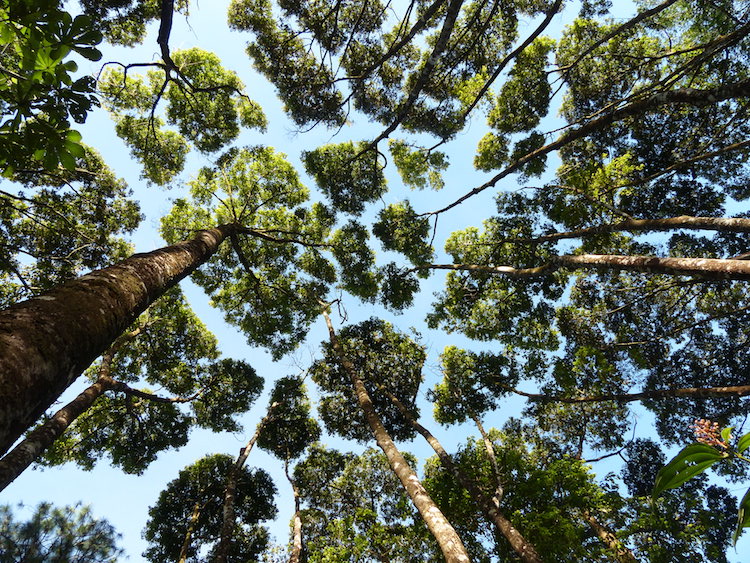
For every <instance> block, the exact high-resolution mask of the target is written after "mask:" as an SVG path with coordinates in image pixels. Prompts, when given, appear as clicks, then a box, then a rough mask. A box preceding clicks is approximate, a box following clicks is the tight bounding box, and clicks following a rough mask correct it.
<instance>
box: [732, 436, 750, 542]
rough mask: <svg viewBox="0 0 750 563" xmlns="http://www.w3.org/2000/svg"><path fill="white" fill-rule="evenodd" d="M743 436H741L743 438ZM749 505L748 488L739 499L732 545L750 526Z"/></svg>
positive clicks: (749, 495)
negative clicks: (744, 529)
mask: <svg viewBox="0 0 750 563" xmlns="http://www.w3.org/2000/svg"><path fill="white" fill-rule="evenodd" d="M745 436H747V434H745ZM745 436H743V438H744V437H745ZM749 507H750V489H748V490H747V491H746V492H745V496H744V497H742V500H741V501H740V510H739V512H738V514H737V529H736V530H735V531H734V534H733V535H732V545H736V544H737V540H738V539H739V537H740V535H742V530H743V528H747V527H748V526H750V510H747V508H749Z"/></svg>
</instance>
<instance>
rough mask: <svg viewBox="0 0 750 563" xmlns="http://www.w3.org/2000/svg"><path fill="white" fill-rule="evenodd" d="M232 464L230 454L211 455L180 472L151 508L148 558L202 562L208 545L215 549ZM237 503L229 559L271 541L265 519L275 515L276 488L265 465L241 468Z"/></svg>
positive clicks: (250, 554)
mask: <svg viewBox="0 0 750 563" xmlns="http://www.w3.org/2000/svg"><path fill="white" fill-rule="evenodd" d="M232 465H233V461H232V458H231V457H229V456H226V455H219V454H217V455H213V456H207V457H204V458H203V459H200V460H198V461H197V462H196V463H194V464H192V465H190V466H189V467H186V468H185V469H183V470H182V471H180V474H179V476H178V477H177V479H175V480H173V481H172V482H171V483H170V484H169V485H168V487H167V488H166V489H165V490H164V491H163V492H162V493H161V494H160V495H159V499H158V501H157V502H156V504H155V505H154V506H153V507H152V508H151V509H150V510H149V522H148V524H147V525H146V530H145V532H144V537H145V538H146V539H147V540H148V542H149V544H150V545H151V547H149V548H148V550H146V552H145V553H144V554H143V555H144V556H145V557H146V558H147V559H148V560H149V561H154V562H156V561H167V560H172V561H177V560H179V561H201V560H202V558H201V555H200V554H201V550H202V549H203V548H207V549H209V550H210V549H215V548H216V544H217V541H218V539H219V534H220V529H221V524H222V522H223V518H222V510H221V506H222V503H223V499H224V489H225V488H226V482H227V475H228V474H229V470H230V468H231V467H232ZM237 480H238V485H237V492H238V495H237V500H236V503H235V506H236V507H237V513H238V516H239V521H238V522H237V524H236V526H237V527H236V529H235V530H234V533H233V534H232V541H231V545H230V547H229V557H228V558H227V561H238V562H239V561H248V560H253V559H255V558H256V557H257V556H258V554H259V553H260V552H262V551H263V549H264V548H265V546H266V543H267V542H268V532H267V530H266V529H265V528H264V527H262V526H261V525H260V522H262V521H264V520H268V519H269V518H273V517H274V516H275V514H276V507H275V506H274V503H273V495H274V493H275V492H276V488H275V487H274V485H273V481H272V480H271V477H270V475H268V474H267V473H266V472H265V471H263V470H260V469H258V470H255V471H251V470H248V469H244V468H243V469H241V470H240V472H239V474H238V477H237Z"/></svg>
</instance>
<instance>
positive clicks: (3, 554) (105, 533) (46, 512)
mask: <svg viewBox="0 0 750 563" xmlns="http://www.w3.org/2000/svg"><path fill="white" fill-rule="evenodd" d="M0 530H2V533H1V534H0V562H2V563H17V562H18V561H24V562H27V563H44V562H48V561H90V562H91V563H115V562H116V561H117V560H118V556H119V555H121V554H122V550H121V549H120V548H119V547H117V539H118V534H117V533H116V532H115V530H114V528H112V526H110V525H109V523H108V522H107V521H106V520H97V519H95V518H93V517H92V516H91V512H90V510H89V508H88V507H81V506H80V505H76V506H66V507H64V508H55V507H53V506H52V505H51V504H49V503H41V504H39V505H38V506H37V507H36V509H35V510H34V513H33V514H32V515H31V518H30V519H29V520H27V521H25V522H19V521H18V520H15V519H14V517H13V511H12V509H11V507H10V506H8V505H5V506H0Z"/></svg>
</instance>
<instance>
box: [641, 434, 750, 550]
mask: <svg viewBox="0 0 750 563" xmlns="http://www.w3.org/2000/svg"><path fill="white" fill-rule="evenodd" d="M692 428H693V431H694V432H695V440H696V443H695V444H690V445H689V446H686V447H685V448H683V449H682V451H681V452H680V453H678V454H677V455H676V456H675V457H674V458H673V459H672V460H671V461H670V462H669V463H667V465H665V466H664V467H662V468H661V469H660V470H659V473H657V474H656V482H655V484H654V490H653V492H652V493H651V498H652V499H653V500H654V501H655V500H656V499H657V498H658V497H659V495H661V494H662V493H663V492H664V491H666V490H667V489H674V488H675V487H679V486H680V485H682V484H683V483H685V482H686V481H688V480H689V479H692V478H693V477H695V476H696V475H698V474H700V473H702V472H704V471H705V470H706V469H708V468H709V467H711V466H712V465H713V464H714V463H716V462H718V461H722V460H730V459H732V458H735V459H741V460H742V461H745V462H747V463H750V458H748V457H746V456H744V455H743V453H744V452H745V450H747V449H748V447H750V433H747V434H745V435H744V436H742V437H740V438H739V440H737V443H736V444H735V445H734V446H732V445H731V440H732V427H728V428H724V429H723V430H721V431H719V425H718V423H716V422H712V421H710V420H705V419H698V420H696V421H695V424H694V425H693V426H692ZM749 508H750V489H748V491H747V492H746V493H745V496H744V497H742V500H741V501H740V508H739V514H738V516H737V529H736V530H735V532H734V535H733V536H732V541H733V543H735V544H736V543H737V539H738V538H739V537H740V535H741V534H742V531H743V529H744V528H746V527H748V526H750V510H748V509H749Z"/></svg>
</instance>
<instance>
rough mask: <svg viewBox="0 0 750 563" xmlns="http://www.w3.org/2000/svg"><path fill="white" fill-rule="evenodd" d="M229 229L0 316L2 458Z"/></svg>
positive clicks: (138, 258) (94, 275) (142, 257)
mask: <svg viewBox="0 0 750 563" xmlns="http://www.w3.org/2000/svg"><path fill="white" fill-rule="evenodd" d="M233 229H234V227H233V226H232V225H222V226H220V227H217V228H215V229H210V230H205V231H199V232H198V233H197V234H196V236H195V238H193V239H191V240H189V241H185V242H181V243H178V244H175V245H172V246H168V247H165V248H162V249H159V250H155V251H153V252H149V253H146V254H136V255H134V256H131V257H130V258H128V259H127V260H124V261H122V262H120V263H119V264H116V265H114V266H110V267H109V268H104V269H102V270H97V271H95V272H91V273H90V274H87V275H85V276H83V277H80V278H78V279H77V280H74V281H71V282H68V283H66V284H63V285H61V286H59V287H57V288H55V289H53V290H51V291H49V292H47V293H45V294H43V295H40V296H38V297H35V298H32V299H29V300H28V301H23V302H21V303H18V304H16V305H13V306H12V307H10V308H8V309H6V310H4V311H2V312H0V454H2V453H4V452H6V451H7V450H8V448H10V446H11V445H12V444H13V442H15V441H16V440H17V439H18V438H19V437H20V436H21V435H22V434H23V432H24V431H25V430H26V429H27V428H29V427H30V426H31V425H32V424H34V422H35V421H36V420H37V419H38V418H39V417H40V416H41V415H42V414H43V413H44V411H46V410H47V409H48V408H49V407H50V406H51V405H52V404H53V403H54V401H55V400H56V399H57V398H58V397H59V396H60V394H62V392H63V391H64V390H65V389H66V388H67V387H68V386H69V385H70V384H71V383H72V382H73V381H74V380H75V379H76V378H77V377H78V376H79V375H80V374H81V373H83V371H84V370H85V369H86V368H87V367H88V366H89V365H91V362H93V361H94V360H95V359H96V358H97V357H99V356H100V355H101V354H102V353H103V352H104V351H105V350H107V348H109V347H110V346H111V345H112V343H113V342H114V341H115V339H116V338H117V337H118V336H120V334H122V332H123V331H124V330H125V329H127V327H128V326H130V324H131V323H132V322H133V321H134V320H135V319H136V318H137V317H138V315H140V314H141V313H142V312H143V311H144V310H145V309H146V308H147V307H148V306H149V305H150V304H151V303H152V302H153V301H155V300H156V299H158V298H159V297H160V296H161V295H162V294H163V293H164V292H165V291H167V290H168V289H169V288H171V287H172V286H174V285H176V284H177V283H179V282H180V281H181V280H182V279H183V278H185V277H186V276H188V275H189V274H190V273H191V272H192V271H193V270H195V269H196V268H197V267H199V266H200V265H201V264H203V263H204V262H205V261H206V260H208V259H209V258H210V257H211V255H212V254H213V253H214V252H216V250H217V249H218V248H219V245H220V244H221V242H222V241H223V240H224V239H225V238H226V237H227V236H228V235H229V234H230V233H231V232H232V230H233Z"/></svg>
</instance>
